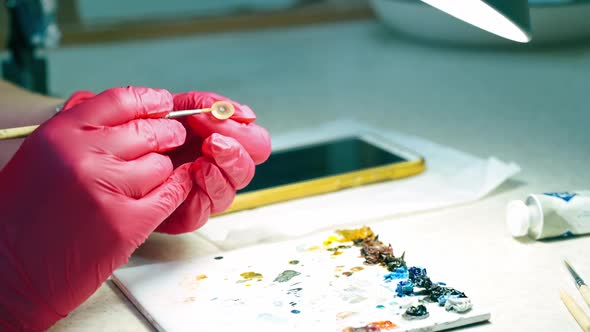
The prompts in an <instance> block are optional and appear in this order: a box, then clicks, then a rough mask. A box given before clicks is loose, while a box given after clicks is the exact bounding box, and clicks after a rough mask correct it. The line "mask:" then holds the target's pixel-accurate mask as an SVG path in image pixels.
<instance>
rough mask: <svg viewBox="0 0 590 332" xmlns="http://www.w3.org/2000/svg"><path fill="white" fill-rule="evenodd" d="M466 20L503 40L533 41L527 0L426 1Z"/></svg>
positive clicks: (424, 0) (425, 0)
mask: <svg viewBox="0 0 590 332" xmlns="http://www.w3.org/2000/svg"><path fill="white" fill-rule="evenodd" d="M422 2H425V3H427V4H429V5H431V6H433V7H435V8H438V9H440V10H442V11H444V12H446V13H447V14H449V15H452V16H454V17H456V18H458V19H460V20H462V21H465V22H467V23H469V24H472V25H474V26H476V27H478V28H480V29H483V30H486V31H488V32H491V33H493V34H496V35H498V36H500V37H504V38H506V39H510V40H513V41H517V42H521V43H526V42H529V41H530V40H531V23H530V16H529V7H528V1H527V0H422Z"/></svg>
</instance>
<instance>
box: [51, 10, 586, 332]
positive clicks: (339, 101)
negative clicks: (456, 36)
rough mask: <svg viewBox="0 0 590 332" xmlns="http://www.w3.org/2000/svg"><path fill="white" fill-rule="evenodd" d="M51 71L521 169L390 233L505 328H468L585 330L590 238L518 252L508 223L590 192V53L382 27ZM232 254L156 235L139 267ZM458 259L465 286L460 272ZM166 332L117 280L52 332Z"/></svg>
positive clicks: (170, 50) (100, 54)
mask: <svg viewBox="0 0 590 332" xmlns="http://www.w3.org/2000/svg"><path fill="white" fill-rule="evenodd" d="M49 57H50V66H51V68H50V75H51V79H50V86H51V88H52V89H53V91H54V92H55V93H58V94H61V95H67V94H69V93H71V92H73V91H75V90H77V89H90V90H94V91H100V90H102V89H105V88H108V87H111V86H124V85H128V84H131V85H145V86H152V87H162V88H167V89H170V90H172V91H184V90H191V89H200V90H211V91H216V92H218V93H221V94H225V95H227V96H230V97H232V98H234V99H236V100H239V101H241V102H243V103H247V104H249V105H250V106H251V107H252V108H253V109H254V110H255V111H256V112H257V115H258V117H259V120H258V122H259V123H260V124H262V125H264V126H266V127H267V128H268V129H269V131H270V132H271V135H272V134H279V133H282V132H285V131H287V130H290V129H297V128H304V127H306V126H310V125H315V124H317V123H323V122H328V121H330V120H331V119H333V118H335V117H345V118H353V119H355V118H357V119H362V120H363V121H365V122H366V123H367V124H369V125H372V126H376V127H378V128H381V129H393V130H397V131H401V132H405V133H409V134H413V135H417V136H422V137H424V138H427V139H429V140H432V141H435V142H438V143H441V144H444V145H449V146H452V147H455V148H457V149H460V150H463V151H465V152H469V153H472V154H475V155H478V156H483V157H487V156H490V155H495V156H497V157H499V158H500V159H503V160H506V161H516V162H517V163H518V164H519V165H520V166H521V167H522V169H523V171H522V173H521V174H519V175H518V176H517V177H516V178H515V179H514V180H511V181H510V182H508V183H506V184H505V185H503V186H502V187H501V188H499V189H498V190H497V191H495V192H494V193H492V194H491V195H490V196H488V197H486V198H485V199H483V200H480V201H478V202H476V203H473V204H468V205H464V206H461V207H455V208H449V209H444V210H440V211H431V212H428V213H422V214H416V215H411V216H405V217H396V218H391V219H390V220H383V221H382V222H381V223H380V224H379V225H377V226H375V227H378V229H379V230H380V233H381V234H382V238H384V239H387V240H388V241H390V242H391V243H392V245H393V247H394V249H395V248H397V250H406V251H407V253H408V260H413V259H415V260H417V261H421V262H424V264H423V265H424V266H427V267H428V268H429V269H430V270H432V271H437V272H438V273H440V274H444V275H449V274H451V273H452V275H454V276H455V278H456V279H455V280H454V281H456V282H457V284H460V285H463V288H464V289H468V290H469V292H468V293H469V295H470V296H471V297H472V298H474V299H477V303H481V305H485V306H487V307H488V308H489V309H490V310H491V312H492V319H491V322H490V323H488V324H483V325H478V326H474V327H471V328H469V329H467V330H470V331H471V330H472V331H560V332H564V331H578V330H579V328H578V327H577V324H576V323H575V321H574V320H573V319H572V317H571V316H570V315H569V313H568V312H567V311H566V309H565V307H564V306H563V304H562V303H561V302H560V300H559V294H558V292H559V288H564V289H566V290H568V291H569V292H570V294H572V295H574V297H575V298H576V299H577V300H578V301H580V303H581V297H580V296H579V294H578V293H577V292H575V289H574V286H573V282H572V281H571V280H570V279H569V276H568V275H567V274H566V272H565V270H564V268H563V266H562V263H561V259H562V258H563V257H568V258H569V259H570V260H572V261H573V262H574V263H575V266H576V268H577V269H578V270H579V272H580V274H582V276H586V279H588V281H590V256H589V252H590V236H586V237H579V238H574V239H569V240H561V241H545V242H534V241H517V240H514V239H513V238H511V237H510V236H509V235H508V234H507V232H506V228H505V226H504V211H505V206H506V203H507V201H508V200H510V199H515V198H523V197H524V196H525V195H526V194H527V193H529V192H539V191H547V190H571V189H580V188H590V172H589V171H588V170H589V169H590V168H589V165H590V154H589V152H590V149H589V148H590V130H589V129H588V126H589V123H590V111H589V110H588V100H589V98H590V97H589V96H590V93H589V91H588V90H589V89H588V86H589V85H590V84H588V82H590V44H587V45H576V46H570V47H568V48H566V49H555V48H554V49H540V50H531V49H529V48H520V47H517V48H515V49H512V50H493V49H474V48H461V47H459V48H458V47H445V46H440V45H439V46H431V45H428V44H424V43H420V42H418V41H413V40H410V39H407V38H402V37H400V36H396V35H395V34H391V33H388V32H386V30H384V28H382V27H381V26H380V25H379V24H377V23H376V22H373V21H366V22H356V23H345V24H334V25H324V26H315V27H306V28H293V29H287V30H275V31H259V32H247V33H230V34H219V35H211V36H198V37H191V38H182V39H174V40H160V41H149V42H140V43H132V44H113V45H104V46H100V47H98V46H97V47H87V48H62V49H59V50H55V51H52V52H51V53H50V55H49ZM394 203H395V202H392V204H394ZM210 222H215V220H214V219H213V220H211V221H210ZM359 223H362V220H359ZM205 227H206V226H205ZM218 251H220V249H218V248H216V247H215V246H214V245H212V244H211V243H209V242H208V241H206V240H205V239H204V238H202V237H201V236H200V235H199V234H198V232H196V233H194V234H186V235H182V236H167V235H161V234H154V235H152V236H151V237H150V238H149V239H148V241H147V242H146V243H145V244H144V245H143V246H142V247H141V248H139V249H138V250H137V252H136V253H135V254H134V256H133V258H132V263H131V264H141V262H142V261H144V260H146V259H147V260H151V261H153V260H156V261H157V260H159V261H170V260H175V259H181V258H186V257H189V256H195V255H203V254H211V253H215V252H218ZM450 257H454V260H455V262H456V264H455V265H454V266H459V269H460V271H461V273H457V272H456V271H457V270H456V269H457V267H454V266H453V265H451V264H447V262H448V259H449V258H450ZM452 270H453V271H452ZM474 301H475V300H474ZM586 309H588V308H586ZM588 311H589V312H590V310H588ZM203 314H210V313H203ZM150 329H151V327H150V326H149V324H148V323H147V322H146V321H145V320H144V319H143V318H142V316H141V315H140V314H139V313H138V311H137V310H136V309H135V308H134V307H133V306H132V305H131V304H130V303H129V302H128V301H127V300H126V299H125V297H124V296H123V295H122V294H121V293H120V292H119V291H118V289H117V288H116V287H115V286H114V285H113V284H112V283H111V282H110V281H109V282H107V283H105V284H104V285H103V286H102V287H101V288H100V289H99V290H98V291H97V292H96V293H95V294H94V295H93V296H92V297H91V298H90V299H89V300H88V301H86V302H85V303H84V304H83V305H82V306H80V307H79V308H78V309H77V310H76V311H74V312H73V313H72V314H71V315H70V316H69V317H67V318H65V319H63V320H62V321H60V322H59V323H58V324H56V325H55V326H54V327H53V328H52V329H51V331H142V330H150Z"/></svg>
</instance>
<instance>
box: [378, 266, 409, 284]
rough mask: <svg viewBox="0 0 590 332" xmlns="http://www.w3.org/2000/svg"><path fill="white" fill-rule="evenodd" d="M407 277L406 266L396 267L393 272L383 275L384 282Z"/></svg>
mask: <svg viewBox="0 0 590 332" xmlns="http://www.w3.org/2000/svg"><path fill="white" fill-rule="evenodd" d="M407 278H408V268H407V267H405V266H402V267H398V268H397V269H396V270H395V271H394V272H391V273H388V274H386V275H384V276H383V279H384V281H385V282H391V281H392V280H396V279H407Z"/></svg>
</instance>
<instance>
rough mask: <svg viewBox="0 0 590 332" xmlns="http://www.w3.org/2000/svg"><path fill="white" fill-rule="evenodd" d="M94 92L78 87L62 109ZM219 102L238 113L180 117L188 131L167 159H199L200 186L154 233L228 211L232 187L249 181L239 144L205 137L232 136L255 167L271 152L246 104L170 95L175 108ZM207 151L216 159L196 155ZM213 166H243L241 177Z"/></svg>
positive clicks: (182, 228)
mask: <svg viewBox="0 0 590 332" xmlns="http://www.w3.org/2000/svg"><path fill="white" fill-rule="evenodd" d="M93 96H94V94H93V93H92V92H89V91H78V92H76V93H74V94H73V95H72V96H71V97H70V99H69V100H68V101H67V102H66V103H65V105H64V110H67V109H69V108H71V107H73V106H75V105H78V104H80V103H81V102H83V101H84V100H87V99H88V98H92V97H93ZM217 101H228V102H230V103H232V104H233V105H234V107H235V110H236V111H235V113H234V115H232V117H231V118H230V119H229V120H218V119H216V118H215V117H213V115H211V114H198V115H193V116H190V117H186V118H180V119H178V121H180V122H181V123H182V124H183V125H184V126H185V127H186V129H187V136H186V141H185V143H184V144H183V145H182V146H180V147H178V148H175V149H174V150H172V151H169V152H168V153H167V154H168V155H169V156H170V157H171V159H172V163H173V165H174V167H177V166H179V165H182V164H184V163H187V162H191V161H193V160H197V167H199V168H200V169H201V170H202V172H201V173H199V174H200V177H198V178H197V183H198V186H196V187H194V188H193V190H192V191H191V192H190V194H189V195H188V198H187V199H186V200H185V202H183V203H182V205H181V206H180V207H179V208H178V209H176V210H175V211H174V213H173V214H172V215H171V216H170V217H169V218H167V219H166V221H164V222H163V223H162V224H161V225H160V226H159V227H158V228H157V229H156V231H157V232H162V233H169V234H180V233H186V232H192V231H194V230H196V229H198V228H200V227H201V226H203V225H204V224H205V222H206V221H207V220H208V218H209V216H210V215H211V214H216V213H220V212H223V211H224V210H225V209H227V208H228V207H229V206H230V205H231V203H232V202H233V200H234V198H235V192H236V190H239V189H242V188H244V187H245V186H246V185H247V184H248V183H249V182H250V180H251V179H252V177H253V175H254V167H253V165H250V164H244V163H242V164H240V163H239V162H238V161H239V160H247V158H245V157H241V158H236V156H237V154H238V153H242V152H243V150H242V149H241V148H240V147H239V146H237V145H235V146H232V145H231V144H230V145H228V146H227V147H225V148H223V149H218V151H217V150H216V151H211V150H210V148H209V146H208V145H207V144H205V145H204V144H203V142H204V141H205V139H207V138H209V137H211V135H213V134H214V133H219V134H221V135H223V136H226V137H231V138H233V139H235V140H236V141H237V142H238V143H239V144H240V145H241V146H243V147H244V148H245V150H246V152H247V153H248V154H249V155H250V157H251V158H252V160H253V161H254V164H256V165H258V164H261V163H262V162H264V161H265V160H266V159H268V157H269V155H270V152H271V144H270V137H269V134H268V132H267V131H266V129H264V128H263V127H261V126H258V125H257V124H255V123H254V121H255V120H256V114H255V113H254V112H253V111H252V109H251V108H250V107H248V106H247V105H243V104H239V103H237V102H235V101H233V100H231V99H228V98H226V97H224V96H221V95H218V94H215V93H212V92H202V91H190V92H185V93H179V94H176V95H174V110H175V111H176V110H190V109H201V108H208V107H211V106H212V105H213V103H215V102H217ZM219 145H222V143H220V144H219ZM223 151H225V152H223ZM205 152H206V153H207V154H209V155H213V156H216V157H217V160H211V158H199V157H201V156H202V155H203V153H205ZM213 161H214V162H213ZM215 164H217V165H219V166H224V167H225V168H226V169H227V168H232V169H235V170H236V171H237V170H242V171H243V172H242V175H243V177H241V178H238V177H234V178H233V179H229V180H230V181H227V180H226V179H224V177H223V173H224V172H223V171H221V170H220V169H219V167H216V165H215Z"/></svg>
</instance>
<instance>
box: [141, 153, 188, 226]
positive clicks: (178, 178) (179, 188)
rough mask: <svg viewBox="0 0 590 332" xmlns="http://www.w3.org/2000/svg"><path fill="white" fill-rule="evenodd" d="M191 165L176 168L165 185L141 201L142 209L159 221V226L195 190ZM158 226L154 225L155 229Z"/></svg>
mask: <svg viewBox="0 0 590 332" xmlns="http://www.w3.org/2000/svg"><path fill="white" fill-rule="evenodd" d="M191 164H192V163H186V164H183V165H181V166H179V167H178V168H176V169H175V170H174V172H173V173H172V175H170V177H169V178H168V179H167V180H166V181H165V182H164V183H163V184H161V185H160V186H159V187H157V188H156V189H154V190H152V191H151V192H150V193H148V194H147V195H146V196H144V197H143V198H141V199H140V200H139V203H140V204H141V208H142V209H143V210H144V211H146V213H149V214H150V215H151V216H152V217H151V219H152V220H157V221H158V225H159V223H161V222H163V221H164V220H165V219H166V218H168V217H169V216H170V215H171V214H172V212H174V210H176V208H178V207H179V206H180V204H182V202H184V200H185V199H186V198H187V196H188V194H189V193H190V192H191V190H192V189H193V185H194V182H193V178H192V176H191V172H192V171H191ZM154 216H155V217H156V218H154ZM158 225H153V229H155V228H156V227H157V226H158Z"/></svg>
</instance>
